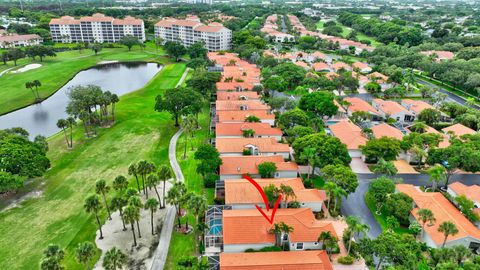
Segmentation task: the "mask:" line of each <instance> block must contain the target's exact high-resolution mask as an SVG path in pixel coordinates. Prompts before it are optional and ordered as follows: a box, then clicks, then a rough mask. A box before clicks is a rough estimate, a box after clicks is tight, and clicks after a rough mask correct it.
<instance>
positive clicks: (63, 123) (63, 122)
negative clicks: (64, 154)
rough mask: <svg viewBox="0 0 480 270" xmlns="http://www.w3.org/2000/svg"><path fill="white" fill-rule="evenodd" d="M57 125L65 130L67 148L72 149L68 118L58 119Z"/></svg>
mask: <svg viewBox="0 0 480 270" xmlns="http://www.w3.org/2000/svg"><path fill="white" fill-rule="evenodd" d="M57 127H58V128H59V129H61V130H62V131H63V135H65V141H66V142H67V148H69V149H70V141H69V139H68V136H67V127H68V122H67V120H65V119H58V121H57Z"/></svg>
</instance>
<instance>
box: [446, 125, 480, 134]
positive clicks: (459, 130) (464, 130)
mask: <svg viewBox="0 0 480 270" xmlns="http://www.w3.org/2000/svg"><path fill="white" fill-rule="evenodd" d="M442 131H443V132H444V133H449V132H453V134H455V135H456V136H458V137H460V136H463V135H465V134H475V133H477V132H476V131H475V130H473V129H471V128H469V127H466V126H464V125H462V124H460V123H459V124H455V125H451V126H449V127H446V128H444V129H442Z"/></svg>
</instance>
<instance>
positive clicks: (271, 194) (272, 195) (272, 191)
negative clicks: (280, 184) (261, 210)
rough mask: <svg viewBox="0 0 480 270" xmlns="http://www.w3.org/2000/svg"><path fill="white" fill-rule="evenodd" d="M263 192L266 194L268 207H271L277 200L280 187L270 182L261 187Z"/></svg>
mask: <svg viewBox="0 0 480 270" xmlns="http://www.w3.org/2000/svg"><path fill="white" fill-rule="evenodd" d="M263 192H264V193H265V196H267V200H268V203H269V205H270V207H273V205H274V204H275V202H276V201H277V200H278V197H280V189H279V188H277V187H276V186H275V185H274V184H270V185H268V186H266V187H264V188H263Z"/></svg>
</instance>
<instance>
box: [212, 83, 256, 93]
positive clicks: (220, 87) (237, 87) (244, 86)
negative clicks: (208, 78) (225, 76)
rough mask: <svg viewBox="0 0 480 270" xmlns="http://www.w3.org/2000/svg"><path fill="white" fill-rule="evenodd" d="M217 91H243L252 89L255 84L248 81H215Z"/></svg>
mask: <svg viewBox="0 0 480 270" xmlns="http://www.w3.org/2000/svg"><path fill="white" fill-rule="evenodd" d="M216 86H217V92H222V91H223V92H224V91H236V92H245V91H249V90H252V89H253V87H254V86H255V84H254V83H249V82H235V81H232V82H217V83H216Z"/></svg>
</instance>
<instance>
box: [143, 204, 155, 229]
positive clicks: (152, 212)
mask: <svg viewBox="0 0 480 270" xmlns="http://www.w3.org/2000/svg"><path fill="white" fill-rule="evenodd" d="M144 207H145V209H146V210H150V224H151V225H152V235H154V234H155V230H154V229H153V214H154V213H155V212H157V208H158V201H157V200H156V199H154V198H150V199H148V200H147V201H146V202H145V206H144Z"/></svg>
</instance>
